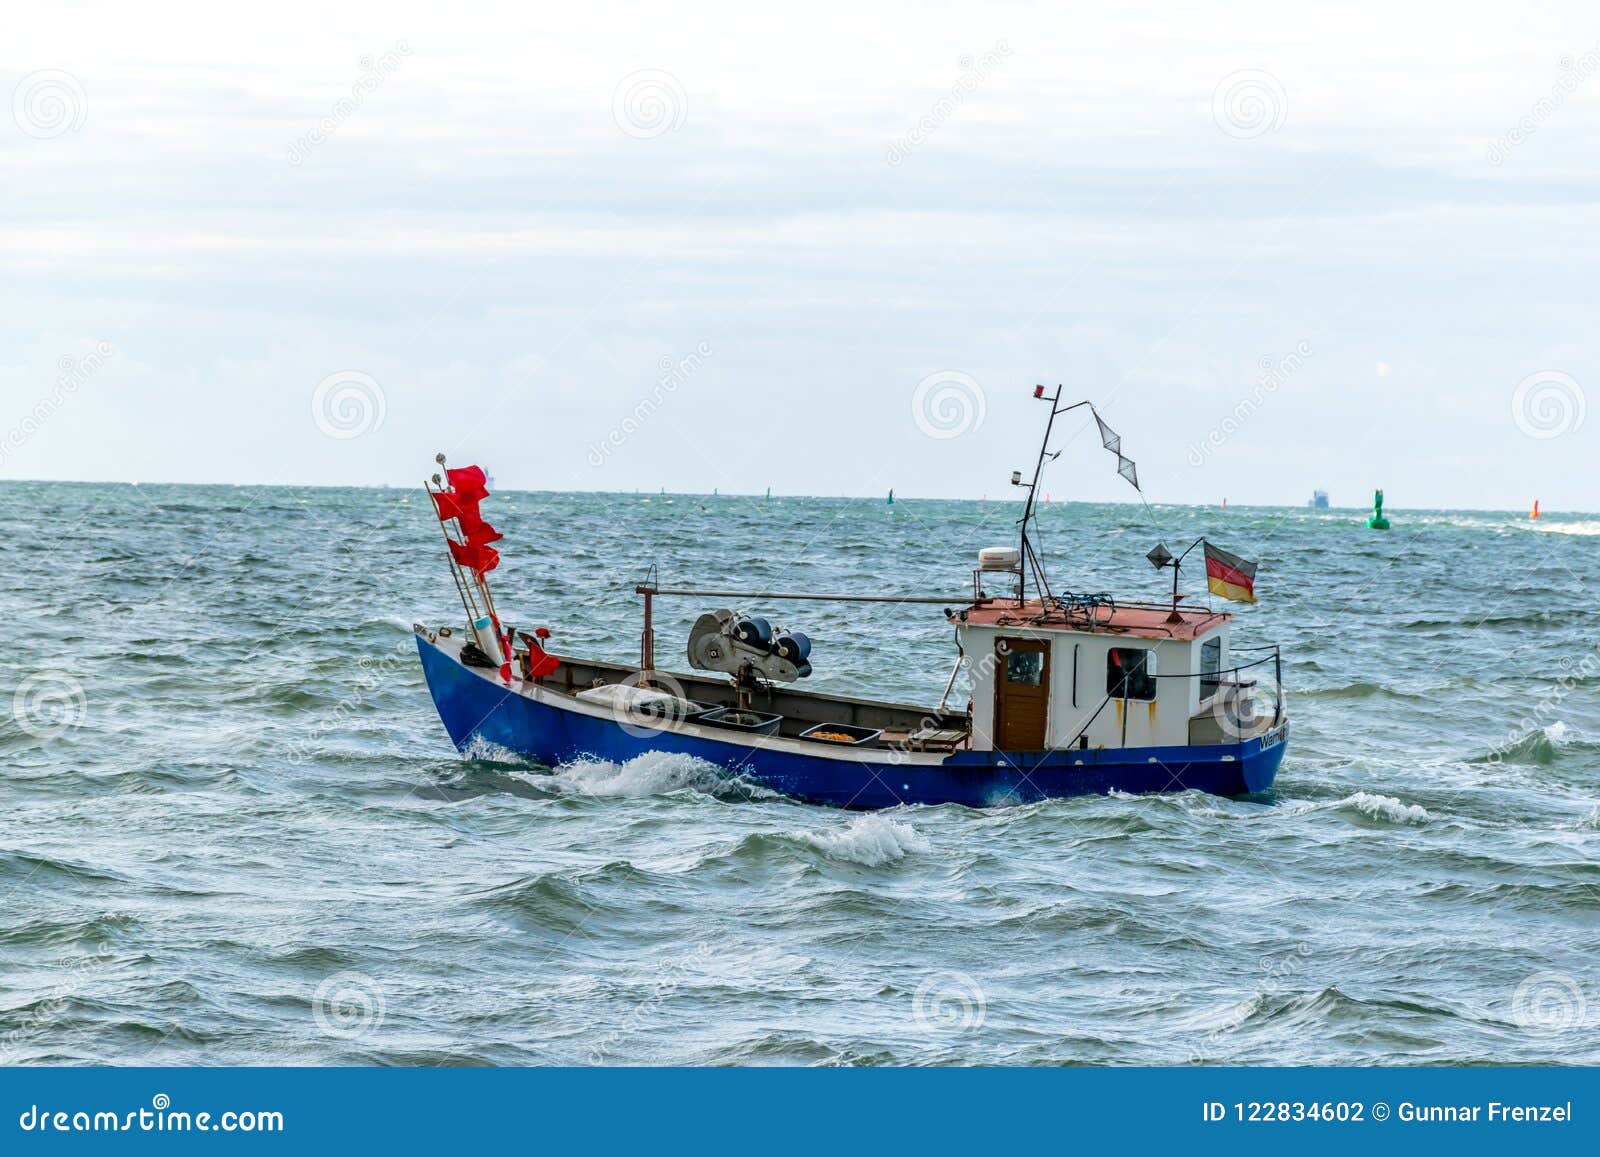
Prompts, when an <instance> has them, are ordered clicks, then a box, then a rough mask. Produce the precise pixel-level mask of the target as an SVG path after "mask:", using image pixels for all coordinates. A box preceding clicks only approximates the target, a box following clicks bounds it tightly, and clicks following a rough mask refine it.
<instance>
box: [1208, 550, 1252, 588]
mask: <svg viewBox="0 0 1600 1157" xmlns="http://www.w3.org/2000/svg"><path fill="white" fill-rule="evenodd" d="M1206 586H1207V588H1209V589H1210V591H1211V593H1212V594H1214V595H1217V596H1219V597H1220V598H1224V599H1232V600H1233V601H1234V602H1236V603H1253V602H1255V601H1256V564H1255V563H1253V562H1246V561H1245V560H1244V559H1242V558H1240V557H1239V556H1238V555H1236V554H1229V553H1228V552H1227V551H1225V550H1223V549H1222V548H1221V547H1216V546H1212V545H1211V544H1210V543H1209V542H1208V543H1206Z"/></svg>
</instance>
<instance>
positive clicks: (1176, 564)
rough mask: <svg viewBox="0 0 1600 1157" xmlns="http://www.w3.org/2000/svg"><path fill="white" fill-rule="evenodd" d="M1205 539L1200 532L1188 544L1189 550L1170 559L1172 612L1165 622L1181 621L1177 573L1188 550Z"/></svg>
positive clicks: (1186, 556)
mask: <svg viewBox="0 0 1600 1157" xmlns="http://www.w3.org/2000/svg"><path fill="white" fill-rule="evenodd" d="M1205 540H1206V536H1205V535H1203V534H1202V535H1201V536H1200V537H1199V538H1197V539H1195V540H1194V541H1193V542H1191V543H1190V544H1189V550H1186V551H1184V552H1183V553H1182V554H1180V555H1179V556H1178V557H1177V558H1175V559H1173V560H1172V613H1171V614H1170V615H1168V616H1167V622H1169V623H1181V622H1183V615H1182V614H1180V613H1179V611H1178V600H1179V599H1180V598H1181V597H1182V596H1180V595H1179V594H1178V574H1179V572H1180V571H1181V570H1182V568H1183V560H1184V559H1186V558H1188V557H1189V551H1192V550H1194V548H1195V547H1197V546H1199V545H1200V544H1201V543H1202V542H1204V541H1205Z"/></svg>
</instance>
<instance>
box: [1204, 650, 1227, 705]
mask: <svg viewBox="0 0 1600 1157" xmlns="http://www.w3.org/2000/svg"><path fill="white" fill-rule="evenodd" d="M1221 671H1222V640H1221V639H1207V640H1206V641H1205V642H1204V643H1201V644H1200V698H1202V699H1210V698H1211V697H1212V696H1213V695H1215V694H1216V693H1217V688H1218V687H1219V686H1221V685H1222V675H1221Z"/></svg>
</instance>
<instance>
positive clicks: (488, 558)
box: [450, 539, 500, 578]
mask: <svg viewBox="0 0 1600 1157" xmlns="http://www.w3.org/2000/svg"><path fill="white" fill-rule="evenodd" d="M450 553H451V555H453V556H454V557H455V560H456V564H457V565H458V566H464V567H466V568H467V569H469V570H471V571H473V572H475V573H476V574H477V576H478V577H479V578H482V577H483V576H484V575H486V574H488V573H489V572H490V571H492V570H493V569H494V568H495V567H497V566H499V565H500V552H499V551H498V550H496V549H495V548H494V547H492V546H485V545H483V544H482V543H475V542H456V541H455V540H454V539H451V540H450Z"/></svg>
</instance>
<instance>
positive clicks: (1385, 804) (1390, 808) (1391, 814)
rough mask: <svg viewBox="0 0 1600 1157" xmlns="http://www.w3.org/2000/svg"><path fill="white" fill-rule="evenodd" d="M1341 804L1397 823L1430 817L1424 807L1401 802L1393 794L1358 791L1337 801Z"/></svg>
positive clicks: (1375, 817) (1367, 814)
mask: <svg viewBox="0 0 1600 1157" xmlns="http://www.w3.org/2000/svg"><path fill="white" fill-rule="evenodd" d="M1339 803H1340V805H1341V806H1345V807H1353V808H1355V809H1356V810H1357V811H1359V812H1361V813H1362V814H1363V815H1366V816H1369V817H1371V818H1372V819H1375V820H1389V821H1390V822H1392V823H1397V824H1425V823H1427V822H1428V820H1429V819H1430V818H1432V817H1430V816H1429V815H1428V811H1427V809H1426V808H1424V807H1421V806H1420V805H1418V804H1414V803H1411V804H1408V803H1401V802H1400V801H1399V800H1397V799H1395V798H1394V797H1393V796H1388V795H1372V794H1370V793H1369V792H1364V791H1358V792H1356V794H1355V795H1353V796H1350V797H1349V798H1348V799H1342V800H1340V801H1339Z"/></svg>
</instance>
